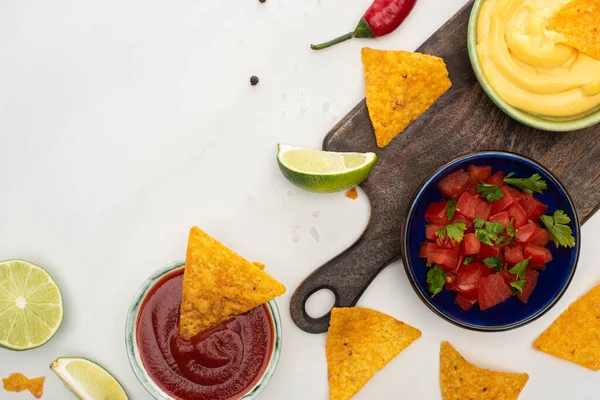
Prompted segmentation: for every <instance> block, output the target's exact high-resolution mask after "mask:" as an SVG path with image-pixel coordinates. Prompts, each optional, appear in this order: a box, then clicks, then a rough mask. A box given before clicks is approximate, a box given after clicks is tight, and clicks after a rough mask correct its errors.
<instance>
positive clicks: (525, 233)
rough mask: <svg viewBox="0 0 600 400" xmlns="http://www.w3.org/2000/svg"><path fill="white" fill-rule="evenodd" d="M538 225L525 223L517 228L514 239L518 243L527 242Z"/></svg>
mask: <svg viewBox="0 0 600 400" xmlns="http://www.w3.org/2000/svg"><path fill="white" fill-rule="evenodd" d="M537 229H538V227H537V226H535V225H533V224H526V225H523V226H522V227H520V228H519V229H517V232H516V236H515V240H516V241H517V242H520V243H529V241H530V240H531V237H532V236H533V235H534V234H535V232H536V231H537Z"/></svg>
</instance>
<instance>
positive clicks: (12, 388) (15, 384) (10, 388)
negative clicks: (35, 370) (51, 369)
mask: <svg viewBox="0 0 600 400" xmlns="http://www.w3.org/2000/svg"><path fill="white" fill-rule="evenodd" d="M27 381H28V379H27V377H25V375H23V374H21V373H18V372H17V373H16V374H11V375H10V376H9V377H8V378H2V385H3V386H4V390H6V391H7V392H22V391H23V390H27Z"/></svg>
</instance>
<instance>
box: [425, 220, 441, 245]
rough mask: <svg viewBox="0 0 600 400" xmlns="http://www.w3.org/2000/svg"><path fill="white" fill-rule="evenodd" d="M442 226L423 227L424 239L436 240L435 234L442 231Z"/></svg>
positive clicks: (429, 225) (430, 225) (428, 225)
mask: <svg viewBox="0 0 600 400" xmlns="http://www.w3.org/2000/svg"><path fill="white" fill-rule="evenodd" d="M443 227H444V225H441V224H427V225H425V237H426V238H427V240H431V241H434V240H437V238H438V237H437V235H436V232H437V231H439V230H440V229H442V228H443Z"/></svg>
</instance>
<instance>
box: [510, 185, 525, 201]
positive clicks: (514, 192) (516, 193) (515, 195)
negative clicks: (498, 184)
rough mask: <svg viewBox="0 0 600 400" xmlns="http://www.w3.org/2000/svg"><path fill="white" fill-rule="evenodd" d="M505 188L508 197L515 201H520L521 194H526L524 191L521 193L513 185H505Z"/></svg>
mask: <svg viewBox="0 0 600 400" xmlns="http://www.w3.org/2000/svg"><path fill="white" fill-rule="evenodd" d="M506 190H507V191H508V193H509V194H510V197H512V198H513V199H515V201H518V202H520V201H521V199H523V196H526V194H525V193H523V192H521V191H520V190H517V189H515V188H513V187H510V186H507V187H506Z"/></svg>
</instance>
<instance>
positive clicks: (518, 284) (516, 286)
mask: <svg viewBox="0 0 600 400" xmlns="http://www.w3.org/2000/svg"><path fill="white" fill-rule="evenodd" d="M526 283H527V281H526V280H525V279H519V280H518V281H514V282H511V283H510V286H511V288H513V293H516V292H517V291H518V292H519V293H523V288H524V287H525V284H526Z"/></svg>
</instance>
